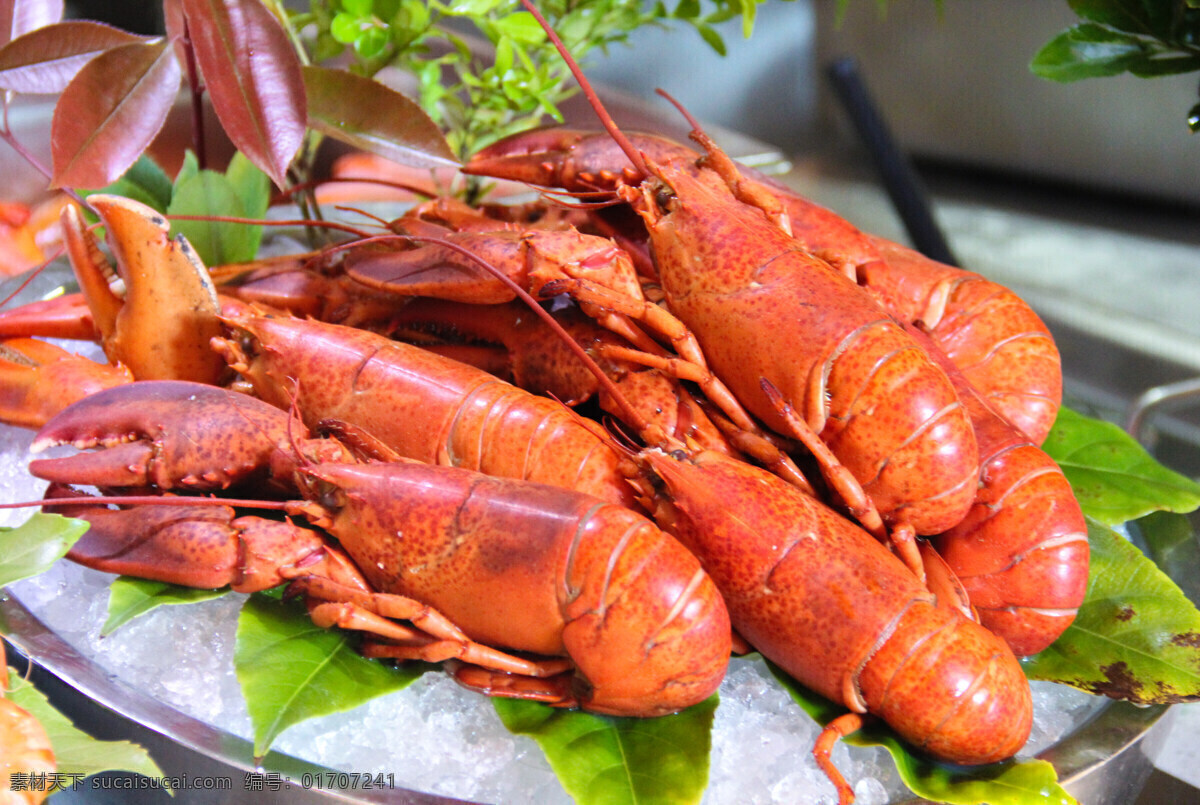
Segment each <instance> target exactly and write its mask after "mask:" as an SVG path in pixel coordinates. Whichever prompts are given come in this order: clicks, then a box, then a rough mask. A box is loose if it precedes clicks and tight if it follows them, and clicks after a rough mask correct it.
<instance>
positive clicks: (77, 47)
mask: <svg viewBox="0 0 1200 805" xmlns="http://www.w3.org/2000/svg"><path fill="white" fill-rule="evenodd" d="M144 41H146V37H141V36H137V35H135V34H131V33H128V32H127V31H122V30H121V29H120V28H113V27H111V26H108V25H102V24H101V23H98V22H86V21H78V22H60V23H57V24H54V25H47V26H46V27H44V28H38V29H37V30H35V31H30V32H29V33H27V34H24V35H22V36H20V37H18V38H16V39H14V40H13V41H11V42H9V43H8V44H7V45H5V46H4V47H2V48H0V89H10V90H13V91H14V92H31V93H57V92H62V91H63V90H64V89H66V87H67V84H68V83H70V81H71V79H72V78H74V77H75V74H76V73H78V72H79V70H80V68H81V67H83V65H85V64H87V63H88V62H89V61H91V59H92V58H93V57H95V56H96V55H97V54H98V53H100V52H102V51H105V50H108V49H109V48H114V47H117V46H118V45H127V44H129V43H131V42H144Z"/></svg>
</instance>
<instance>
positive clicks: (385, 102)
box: [304, 67, 458, 168]
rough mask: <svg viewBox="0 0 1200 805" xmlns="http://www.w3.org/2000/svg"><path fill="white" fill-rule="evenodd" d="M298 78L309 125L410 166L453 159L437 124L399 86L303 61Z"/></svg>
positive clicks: (448, 163) (444, 164)
mask: <svg viewBox="0 0 1200 805" xmlns="http://www.w3.org/2000/svg"><path fill="white" fill-rule="evenodd" d="M304 81H305V86H306V88H307V93H308V123H309V125H310V126H312V127H313V128H314V129H317V130H318V131H321V132H323V133H325V134H328V135H329V136H330V137H333V138H334V139H337V140H341V141H342V142H345V143H349V144H350V145H353V146H355V147H356V148H361V149H363V150H365V151H371V152H372V153H376V154H379V155H380V156H382V157H386V158H387V159H392V160H395V161H396V162H400V163H403V164H405V165H411V166H413V167H419V168H433V167H450V166H454V165H457V164H458V160H456V159H455V158H454V152H453V151H451V150H450V146H449V145H448V144H447V143H446V140H445V138H444V137H443V136H442V132H441V130H440V129H438V127H437V126H436V125H434V123H433V121H432V120H430V119H429V117H428V116H427V115H426V114H425V113H424V112H423V111H421V108H420V107H419V106H417V105H416V104H415V103H413V102H412V101H410V100H409V99H408V98H406V97H405V96H404V95H401V94H400V93H399V92H396V91H395V90H393V89H390V88H389V87H385V86H384V85H383V84H380V83H379V82H377V81H372V80H371V79H369V78H364V77H363V76H357V75H354V74H352V73H348V72H346V71H345V70H334V69H330V68H326V67H305V68H304Z"/></svg>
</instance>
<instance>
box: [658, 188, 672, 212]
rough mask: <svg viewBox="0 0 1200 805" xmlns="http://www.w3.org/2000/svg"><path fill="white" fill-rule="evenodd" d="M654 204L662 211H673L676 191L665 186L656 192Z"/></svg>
mask: <svg viewBox="0 0 1200 805" xmlns="http://www.w3.org/2000/svg"><path fill="white" fill-rule="evenodd" d="M654 203H655V204H657V205H658V206H659V208H660V209H664V210H670V209H672V207H674V205H675V193H674V191H672V190H671V188H669V187H667V186H666V185H663V186H662V187H660V188H658V190H656V191H655V193H654Z"/></svg>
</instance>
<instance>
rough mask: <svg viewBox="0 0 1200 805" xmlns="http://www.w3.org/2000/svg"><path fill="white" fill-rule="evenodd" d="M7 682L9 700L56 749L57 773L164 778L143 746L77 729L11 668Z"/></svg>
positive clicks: (71, 775) (71, 776)
mask: <svg viewBox="0 0 1200 805" xmlns="http://www.w3.org/2000/svg"><path fill="white" fill-rule="evenodd" d="M8 682H9V686H10V688H11V690H10V691H9V694H8V698H10V699H11V700H12V701H13V702H14V703H15V704H16V705H17V706H19V707H21V708H22V709H24V710H25V711H26V712H28V713H29V714H30V715H32V716H33V717H34V718H36V719H37V720H38V721H39V722H40V723H41V725H42V727H43V728H44V729H45V730H46V735H47V737H49V739H50V745H51V746H53V747H54V756H55V759H56V761H57V763H58V771H59V772H60V773H62V774H64V775H66V779H68V780H70V779H72V778H73V777H74V776H75V775H84V776H86V775H89V774H98V773H100V772H102V771H130V772H134V773H136V774H142V775H145V776H146V777H151V778H161V777H162V776H163V772H162V769H160V768H159V767H158V764H156V763H155V762H154V760H153V759H152V758H151V757H150V755H149V754H148V753H147V752H146V750H145V749H143V748H142V747H141V746H138V745H137V744H135V743H130V742H129V741H100V740H97V739H95V738H93V737H92V736H90V735H88V734H87V733H85V732H82V731H80V730H79V729H77V728H76V727H75V726H74V725H73V724H72V723H71V722H70V721H69V720H67V717H66V716H64V715H63V714H62V713H60V712H58V711H57V710H55V709H54V708H53V707H52V706H51V705H50V702H49V701H47V699H46V697H45V696H44V695H43V694H42V693H41V691H39V690H38V689H37V688H35V687H34V686H33V685H31V684H29V683H28V682H26V681H24V680H23V679H21V678H20V677H19V676H18V675H17V674H16V673H14V672H13V671H12V670H11V669H9V672H8ZM52 801H53V800H52Z"/></svg>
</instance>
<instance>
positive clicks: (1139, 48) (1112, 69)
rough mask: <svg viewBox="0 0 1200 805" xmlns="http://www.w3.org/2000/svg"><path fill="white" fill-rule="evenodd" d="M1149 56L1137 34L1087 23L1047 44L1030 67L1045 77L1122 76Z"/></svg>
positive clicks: (1063, 79)
mask: <svg viewBox="0 0 1200 805" xmlns="http://www.w3.org/2000/svg"><path fill="white" fill-rule="evenodd" d="M1147 55H1148V48H1147V46H1146V45H1145V44H1144V43H1143V42H1142V41H1141V40H1140V39H1139V38H1137V37H1136V36H1133V35H1131V34H1123V33H1120V32H1118V31H1113V30H1110V29H1108V28H1104V27H1101V26H1099V25H1092V24H1088V23H1085V24H1083V25H1078V26H1076V27H1074V28H1070V29H1068V30H1066V31H1064V32H1063V33H1061V34H1059V35H1058V36H1056V37H1054V39H1051V40H1050V41H1049V42H1048V43H1046V45H1045V46H1043V47H1042V49H1041V50H1040V51H1038V53H1037V55H1035V56H1034V57H1033V62H1032V63H1031V64H1030V69H1032V70H1033V72H1034V73H1036V74H1037V75H1039V76H1041V77H1042V78H1049V79H1051V80H1054V81H1078V80H1080V79H1083V78H1100V77H1103V76H1111V75H1118V74H1120V73H1123V72H1125V71H1126V70H1128V69H1129V68H1130V67H1131V66H1132V65H1134V64H1137V63H1140V62H1143V61H1145V60H1146V58H1147Z"/></svg>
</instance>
